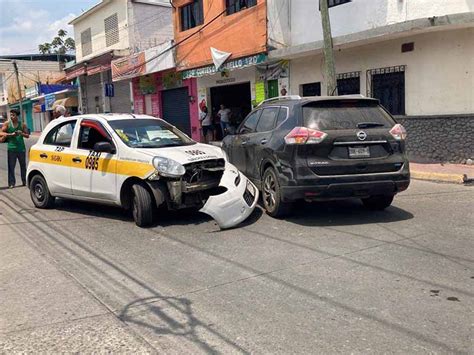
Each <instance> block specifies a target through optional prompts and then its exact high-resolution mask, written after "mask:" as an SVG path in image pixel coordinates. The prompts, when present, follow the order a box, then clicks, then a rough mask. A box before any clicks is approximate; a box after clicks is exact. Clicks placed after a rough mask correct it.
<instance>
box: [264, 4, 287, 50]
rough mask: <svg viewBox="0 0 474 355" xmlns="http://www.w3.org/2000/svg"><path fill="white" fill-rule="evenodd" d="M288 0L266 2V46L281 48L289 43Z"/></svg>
mask: <svg viewBox="0 0 474 355" xmlns="http://www.w3.org/2000/svg"><path fill="white" fill-rule="evenodd" d="M290 2H291V1H290V0H267V19H268V44H269V46H270V47H273V48H282V47H286V46H289V45H290V43H291V30H290V18H291V15H290V14H291V5H290Z"/></svg>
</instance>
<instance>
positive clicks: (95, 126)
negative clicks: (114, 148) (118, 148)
mask: <svg viewBox="0 0 474 355" xmlns="http://www.w3.org/2000/svg"><path fill="white" fill-rule="evenodd" d="M99 142H108V143H110V144H112V145H114V144H113V142H112V139H111V138H110V136H109V134H108V133H107V131H106V130H105V129H104V127H103V126H102V125H101V124H100V123H99V122H96V121H91V120H83V121H82V122H81V130H80V131H79V142H78V144H77V148H79V149H87V150H93V149H94V145H95V144H96V143H99Z"/></svg>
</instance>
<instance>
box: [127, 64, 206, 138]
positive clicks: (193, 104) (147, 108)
mask: <svg viewBox="0 0 474 355" xmlns="http://www.w3.org/2000/svg"><path fill="white" fill-rule="evenodd" d="M132 82H133V102H134V112H135V113H138V114H147V115H150V116H154V117H160V118H163V119H164V120H166V121H167V122H169V123H171V124H172V125H174V126H176V127H178V128H179V129H180V130H182V131H183V132H185V133H186V134H188V135H190V136H191V137H192V138H193V139H196V140H199V139H200V131H199V116H198V102H197V85H196V79H186V80H182V79H181V75H180V74H179V73H176V72H175V71H168V72H164V73H154V74H149V75H144V76H141V77H138V78H134V79H133V81H132Z"/></svg>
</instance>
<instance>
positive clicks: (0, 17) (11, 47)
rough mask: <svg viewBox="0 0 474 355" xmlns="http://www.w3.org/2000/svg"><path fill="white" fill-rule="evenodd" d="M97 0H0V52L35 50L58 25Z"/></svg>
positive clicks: (69, 28)
mask: <svg viewBox="0 0 474 355" xmlns="http://www.w3.org/2000/svg"><path fill="white" fill-rule="evenodd" d="M99 2H100V0H0V55H11V54H26V53H27V54H32V53H38V45H39V44H41V43H44V42H51V40H52V39H53V38H54V36H55V35H56V34H57V32H58V30H59V29H64V30H66V31H67V32H68V35H70V36H71V37H73V38H74V36H73V29H72V26H69V25H68V22H69V21H70V20H71V19H73V18H74V17H76V16H78V15H80V14H81V13H82V12H83V11H85V10H87V9H89V8H91V7H92V6H94V5H95V4H97V3H99Z"/></svg>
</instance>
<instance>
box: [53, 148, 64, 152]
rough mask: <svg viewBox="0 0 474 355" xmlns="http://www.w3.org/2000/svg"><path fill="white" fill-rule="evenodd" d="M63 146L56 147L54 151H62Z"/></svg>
mask: <svg viewBox="0 0 474 355" xmlns="http://www.w3.org/2000/svg"><path fill="white" fill-rule="evenodd" d="M64 149H65V148H64V147H56V148H55V149H54V150H55V151H56V152H62V151H63V150H64Z"/></svg>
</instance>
